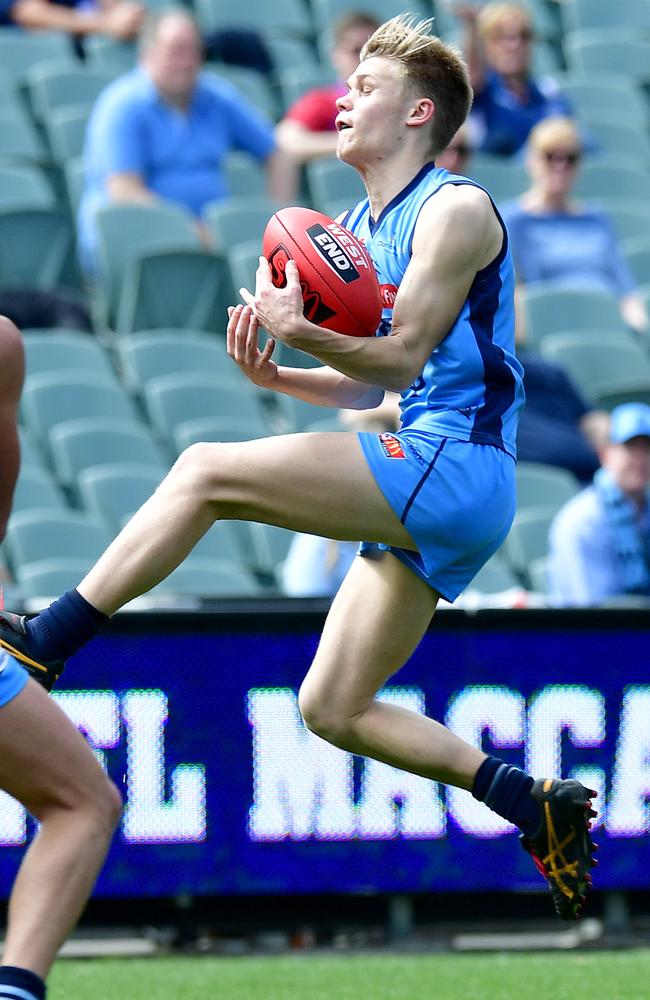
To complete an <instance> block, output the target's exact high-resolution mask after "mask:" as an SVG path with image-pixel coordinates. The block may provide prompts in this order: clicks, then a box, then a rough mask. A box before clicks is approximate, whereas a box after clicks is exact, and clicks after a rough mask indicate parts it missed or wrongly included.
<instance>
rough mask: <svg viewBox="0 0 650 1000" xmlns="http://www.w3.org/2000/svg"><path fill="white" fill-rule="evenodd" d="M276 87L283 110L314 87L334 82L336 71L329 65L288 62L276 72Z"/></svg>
mask: <svg viewBox="0 0 650 1000" xmlns="http://www.w3.org/2000/svg"><path fill="white" fill-rule="evenodd" d="M276 77H277V81H278V88H279V90H280V95H281V97H282V103H283V105H284V108H285V110H286V109H288V108H289V107H290V106H291V105H292V104H293V103H294V102H295V101H297V100H298V98H299V97H302V95H303V94H305V93H307V91H308V90H313V89H314V88H315V87H326V86H328V85H329V84H331V83H335V82H336V73H335V72H334V70H333V69H332V67H331V66H326V65H321V64H318V65H308V66H300V65H298V66H294V65H291V64H289V65H288V66H287V67H286V68H285V69H281V70H279V71H278V72H277V74H276Z"/></svg>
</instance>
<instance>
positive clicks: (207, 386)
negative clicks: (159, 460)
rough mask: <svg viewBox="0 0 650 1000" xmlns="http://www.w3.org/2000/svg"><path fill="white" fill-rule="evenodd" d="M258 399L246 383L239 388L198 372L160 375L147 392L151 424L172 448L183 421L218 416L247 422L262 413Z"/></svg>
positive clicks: (145, 395) (147, 388)
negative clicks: (254, 415) (236, 418)
mask: <svg viewBox="0 0 650 1000" xmlns="http://www.w3.org/2000/svg"><path fill="white" fill-rule="evenodd" d="M258 398H259V397H258V394H257V392H256V390H255V389H254V388H253V387H252V386H250V387H249V385H248V384H247V383H245V382H244V383H242V385H240V386H238V385H234V384H233V383H232V382H231V381H226V380H224V379H220V378H218V376H215V375H209V374H208V375H201V374H199V373H196V372H190V373H186V374H180V375H161V376H158V378H155V379H152V380H151V381H150V382H148V383H147V385H146V386H145V388H144V399H145V403H146V408H147V413H148V414H149V419H150V421H151V424H152V426H153V427H155V429H156V430H157V432H158V433H159V434H160V436H161V438H162V439H163V440H165V441H167V442H169V443H170V444H171V443H172V442H173V439H174V431H175V429H176V427H177V426H178V425H179V424H181V423H183V422H184V421H187V420H193V419H196V418H199V417H212V416H216V415H218V414H222V415H223V416H229V417H238V416H241V417H242V418H243V419H245V418H247V417H249V416H250V415H251V413H255V412H260V410H259V406H260V404H259V402H258Z"/></svg>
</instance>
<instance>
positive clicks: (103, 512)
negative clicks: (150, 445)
mask: <svg viewBox="0 0 650 1000" xmlns="http://www.w3.org/2000/svg"><path fill="white" fill-rule="evenodd" d="M165 471H166V470H164V469H158V468H155V467H154V468H149V467H147V466H141V465H135V464H131V463H127V462H119V463H115V464H113V465H101V466H99V467H98V466H96V465H95V466H92V467H91V468H87V469H82V471H81V472H80V473H79V477H78V481H77V489H78V494H79V498H80V500H81V503H82V505H83V507H84V509H85V510H87V511H88V512H89V513H91V514H94V515H96V516H97V517H98V518H99V519H100V520H101V521H103V522H104V524H105V525H106V526H107V528H108V529H109V530H110V531H111V533H112V534H117V533H118V532H119V530H120V528H121V526H122V524H123V523H124V521H125V519H126V518H128V517H129V516H130V515H132V514H134V513H135V511H136V510H138V508H140V507H141V506H142V504H143V503H144V502H145V501H146V500H148V499H149V497H150V496H151V494H152V493H153V492H154V490H155V489H156V487H157V486H158V485H159V484H160V481H161V479H162V478H163V476H164V475H165Z"/></svg>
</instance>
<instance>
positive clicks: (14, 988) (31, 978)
mask: <svg viewBox="0 0 650 1000" xmlns="http://www.w3.org/2000/svg"><path fill="white" fill-rule="evenodd" d="M5 986H6V987H7V989H6V990H5V989H4V987H5ZM0 997H1V998H2V1000H4V998H5V997H9V998H10V1000H17V998H20V1000H45V983H44V982H43V980H42V979H41V977H40V976H37V975H36V973H35V972H30V970H29V969H19V968H18V967H17V966H15V965H0Z"/></svg>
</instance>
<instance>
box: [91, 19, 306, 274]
mask: <svg viewBox="0 0 650 1000" xmlns="http://www.w3.org/2000/svg"><path fill="white" fill-rule="evenodd" d="M140 46H141V48H140V51H141V56H140V63H139V65H138V66H137V67H136V68H135V69H133V70H131V71H130V72H128V73H126V74H124V75H123V76H121V77H119V78H118V79H116V80H114V81H113V82H112V83H111V84H109V86H108V87H106V89H105V90H104V91H103V93H102V94H101V95H100V97H99V98H98V100H97V102H96V104H95V107H94V108H93V110H92V113H91V116H90V119H89V122H88V129H87V132H86V146H85V160H86V182H85V190H84V193H83V196H82V199H81V204H80V210H79V244H80V253H81V259H82V263H83V265H84V266H85V267H86V268H87V269H88V270H92V269H93V249H94V243H95V233H94V224H93V215H94V213H95V211H96V210H97V208H99V207H100V206H102V205H104V204H106V203H107V202H108V201H109V200H111V199H112V200H114V201H135V202H152V201H155V200H156V199H158V198H162V199H167V200H169V201H171V202H174V203H176V204H177V205H181V206H183V207H185V208H187V209H188V210H189V211H190V212H191V213H192V214H193V215H194V216H195V217H196V219H197V229H198V230H199V233H200V234H201V235H202V236H204V232H203V229H202V227H201V225H200V217H201V212H202V210H203V208H204V207H205V205H206V204H208V203H209V202H211V201H214V200H216V199H219V198H226V197H227V196H228V190H227V188H226V181H225V178H224V173H223V162H224V159H225V157H226V156H227V154H228V153H229V152H230V151H231V150H243V151H245V152H247V153H250V154H251V156H254V157H255V158H256V159H257V160H259V161H261V162H263V163H265V164H266V167H267V174H268V185H269V193H270V194H271V195H272V197H275V198H277V199H278V200H282V199H283V195H284V193H285V188H286V178H285V175H284V171H283V162H282V161H283V158H282V155H281V154H279V153H278V152H277V151H276V148H275V141H274V138H273V130H272V127H271V125H270V124H269V123H268V122H267V121H265V120H264V119H263V118H262V117H261V116H260V114H259V113H258V112H257V110H256V109H255V108H253V107H251V106H250V105H249V104H248V103H247V101H246V100H245V99H244V98H243V97H242V96H241V95H240V94H239V93H238V92H237V91H236V90H235V89H234V88H233V87H232V86H231V85H230V84H229V83H227V82H225V81H223V80H220V79H219V78H217V77H215V76H211V75H209V74H203V73H201V60H202V41H201V37H200V35H199V32H198V29H197V27H196V23H195V21H194V20H193V18H192V16H191V15H190V14H189V13H187V12H185V11H181V10H172V11H166V12H162V13H160V14H158V15H152V17H151V18H150V19H149V20H148V21H147V23H146V24H145V28H144V30H143V34H142V37H141V41H140ZM204 238H206V237H205V236H204ZM206 239H207V238H206Z"/></svg>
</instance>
